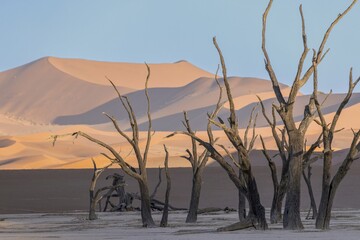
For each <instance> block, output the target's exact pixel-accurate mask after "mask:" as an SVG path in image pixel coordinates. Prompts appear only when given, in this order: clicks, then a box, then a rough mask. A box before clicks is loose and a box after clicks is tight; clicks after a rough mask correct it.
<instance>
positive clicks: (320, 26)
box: [0, 0, 360, 92]
mask: <svg viewBox="0 0 360 240" xmlns="http://www.w3.org/2000/svg"><path fill="white" fill-rule="evenodd" d="M267 3H268V1H267V0H256V1H253V0H112V1H111V0H103V1H101V0H98V1H95V0H94V1H91V0H52V1H50V0H32V1H29V0H2V1H1V7H0V29H1V33H2V34H1V37H0V56H1V57H0V71H3V70H6V69H9V68H13V67H16V66H19V65H22V64H25V63H27V62H30V61H33V60H35V59H37V58H40V57H43V56H56V57H67V58H85V59H94V60H101V61H121V62H144V61H146V62H149V63H163V62H175V61H178V60H182V59H185V60H188V61H190V62H192V63H193V64H195V65H197V66H199V67H201V68H203V69H205V70H207V71H210V72H214V71H215V70H216V66H217V64H218V56H217V53H216V51H215V48H214V47H213V45H212V37H213V36H217V40H218V43H219V45H220V46H221V48H222V49H223V53H224V56H225V59H226V63H227V66H228V71H229V74H230V75H237V76H253V77H261V78H268V76H267V73H266V71H265V69H264V63H263V55H262V52H261V16H262V13H263V11H264V9H265V8H266V5H267ZM300 3H302V4H303V11H304V14H305V18H306V26H307V33H308V41H309V47H310V48H317V47H318V44H319V42H320V41H321V39H322V35H323V33H324V32H325V30H326V28H327V27H328V26H329V24H330V23H331V22H332V21H333V20H334V19H335V17H336V16H337V14H338V13H340V12H342V11H343V10H344V9H345V8H346V7H347V6H348V5H349V4H350V3H351V0H341V1H340V0H302V1H300V0H292V1H289V0H275V1H274V4H273V8H272V11H271V12H270V15H269V19H268V34H267V40H268V41H267V42H268V51H269V53H270V56H271V58H272V62H273V65H274V67H275V70H276V71H277V74H278V78H279V80H280V81H281V82H283V83H286V84H290V83H291V82H292V80H293V78H294V75H295V71H296V65H297V62H298V58H299V56H300V54H301V51H302V42H301V25H300V23H301V22H300V15H299V11H298V6H299V4H300ZM327 46H328V47H330V48H331V51H330V53H329V55H328V56H327V58H326V59H325V60H324V62H323V64H322V66H321V67H320V70H319V72H320V76H319V77H320V89H321V90H323V91H328V90H329V89H333V90H334V91H335V92H339V91H346V89H347V79H348V72H349V68H350V67H351V66H353V67H354V74H355V75H356V76H358V75H359V74H360V3H358V4H357V5H355V7H354V8H353V10H352V11H351V12H350V13H349V14H348V15H347V16H346V17H345V18H344V19H343V20H342V21H341V22H340V23H339V24H338V25H337V26H336V28H335V29H334V31H333V33H332V35H331V37H330V39H329V41H328V45H327ZM309 59H310V56H309ZM310 89H311V85H309V84H308V85H307V86H306V87H305V89H304V90H305V92H308V91H309V90H310Z"/></svg>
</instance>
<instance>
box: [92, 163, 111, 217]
mask: <svg viewBox="0 0 360 240" xmlns="http://www.w3.org/2000/svg"><path fill="white" fill-rule="evenodd" d="M91 161H92V163H93V167H94V172H93V176H92V179H91V184H90V188H89V197H90V207H89V220H96V219H97V215H96V206H97V204H98V203H99V202H100V201H101V199H102V198H103V195H101V193H102V192H103V191H105V190H108V189H110V188H113V187H103V188H100V189H98V190H97V191H95V188H96V183H97V180H98V179H99V177H100V175H101V174H102V173H103V172H104V171H105V170H106V169H108V168H109V167H111V166H112V165H113V163H111V164H109V165H107V166H105V167H103V168H100V169H98V168H97V166H96V162H95V160H94V159H91Z"/></svg>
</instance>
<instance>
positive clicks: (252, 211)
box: [169, 37, 267, 229]
mask: <svg viewBox="0 0 360 240" xmlns="http://www.w3.org/2000/svg"><path fill="white" fill-rule="evenodd" d="M213 43H214V45H215V47H216V49H217V51H218V53H219V56H220V62H221V67H222V73H223V78H224V84H225V89H226V95H227V100H228V101H229V105H230V110H229V115H230V116H229V118H228V122H229V126H228V125H226V124H225V122H224V121H223V120H222V119H221V118H219V117H218V120H215V119H214V118H211V117H209V119H208V121H209V122H210V123H211V124H212V125H215V126H217V127H219V128H220V129H222V130H223V131H224V133H225V135H226V136H227V139H228V140H229V141H230V142H231V144H232V145H233V147H234V148H235V149H236V153H237V156H238V158H237V160H236V159H235V158H233V156H232V154H229V151H228V149H227V148H225V147H224V146H221V145H220V146H219V147H221V148H222V149H223V150H224V151H225V152H226V153H227V154H228V156H229V157H230V158H231V160H232V161H233V164H229V163H228V162H227V160H226V159H225V157H224V156H223V155H222V154H220V153H219V151H218V150H217V149H216V146H215V144H214V141H204V140H202V139H200V138H199V137H197V136H196V135H195V134H192V133H189V132H185V131H184V132H175V133H173V134H171V135H169V136H173V135H175V134H185V135H188V136H190V137H191V138H192V139H194V140H196V141H197V142H198V143H199V144H200V145H202V146H203V147H204V148H205V149H206V150H207V151H208V153H209V155H210V157H211V158H212V159H214V160H215V161H217V162H218V163H219V164H220V166H221V167H222V168H223V169H224V170H225V171H226V172H227V174H228V176H229V178H230V179H231V180H232V182H233V183H234V184H235V186H236V187H237V188H238V191H240V192H241V194H242V195H243V196H245V198H246V199H247V201H248V203H249V215H248V217H247V219H246V222H251V224H252V225H254V226H256V227H257V228H258V229H267V222H266V218H265V209H264V207H263V206H262V205H261V202H260V195H259V192H258V189H257V184H256V180H255V177H254V175H253V174H252V170H251V163H250V158H249V153H250V151H251V149H252V147H253V145H254V142H255V139H256V134H255V127H256V121H252V120H251V121H249V122H250V124H249V125H250V126H251V127H252V128H253V131H252V133H253V136H252V137H251V138H250V140H248V136H247V134H248V131H246V134H245V136H244V139H246V140H244V139H243V138H242V137H241V136H240V134H239V130H238V120H237V117H236V113H235V106H234V101H233V97H232V94H231V88H230V85H229V82H228V80H227V73H226V66H225V61H224V58H223V55H222V52H221V50H220V48H219V46H218V44H217V42H216V38H215V37H214V38H213ZM218 107H219V105H218V106H217V108H218ZM216 111H217V109H216V110H215V112H216ZM249 128H250V127H249ZM208 137H209V139H213V134H212V130H211V128H210V129H209V130H208ZM239 171H240V173H241V174H240V175H239V174H238V173H239ZM243 222H244V221H243Z"/></svg>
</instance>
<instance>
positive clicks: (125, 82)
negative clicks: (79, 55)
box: [48, 57, 214, 89]
mask: <svg viewBox="0 0 360 240" xmlns="http://www.w3.org/2000/svg"><path fill="white" fill-rule="evenodd" d="M48 61H49V62H50V63H51V64H52V65H53V66H54V67H56V68H57V69H59V70H60V71H62V72H64V73H66V74H69V75H71V76H73V77H76V78H79V79H82V80H84V81H87V82H90V83H95V84H101V85H109V83H108V81H107V80H106V78H105V76H107V77H109V78H110V79H112V80H113V81H114V82H115V83H116V84H117V85H120V86H122V87H127V88H133V89H143V88H144V82H145V78H146V75H147V71H146V67H145V64H144V63H121V62H100V61H92V60H84V59H65V58H55V57H49V58H48ZM149 67H150V69H151V81H150V82H149V87H180V86H184V85H186V84H188V83H190V82H192V81H193V80H195V79H197V78H199V77H213V76H214V74H212V73H209V72H206V71H205V70H202V69H200V68H198V67H196V66H194V65H192V64H191V63H189V62H187V61H178V62H175V63H161V64H149Z"/></svg>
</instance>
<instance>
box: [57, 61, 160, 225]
mask: <svg viewBox="0 0 360 240" xmlns="http://www.w3.org/2000/svg"><path fill="white" fill-rule="evenodd" d="M145 65H146V69H147V72H148V74H147V77H146V81H145V96H146V101H147V120H148V129H147V136H146V139H145V147H144V148H143V149H141V147H140V139H139V127H138V122H137V118H136V116H135V113H134V110H133V108H132V105H131V103H130V101H129V99H128V98H127V97H126V96H122V95H121V93H120V92H119V91H118V89H117V87H116V85H115V84H114V83H113V82H112V81H111V80H110V79H108V80H109V82H110V83H111V85H112V86H113V87H114V90H115V91H116V93H117V95H118V99H119V101H120V104H121V105H122V107H123V108H124V109H125V110H126V113H127V115H128V120H129V123H130V126H131V133H130V134H129V135H128V134H127V133H125V132H124V131H123V130H122V129H121V128H120V127H119V125H118V123H117V120H116V119H115V118H114V117H112V116H110V115H108V114H107V113H104V115H105V116H106V117H108V118H109V120H110V121H111V122H112V123H113V125H114V128H115V129H116V131H117V132H118V133H119V135H120V136H122V137H123V138H124V139H125V140H126V141H127V143H128V144H129V145H130V146H131V147H132V151H133V153H134V154H135V157H136V160H137V165H138V166H137V168H138V171H136V168H135V167H134V166H131V165H130V164H129V163H128V162H126V157H125V156H124V155H123V154H122V153H119V152H118V151H117V150H115V148H114V147H113V146H111V145H110V144H108V143H106V142H104V141H102V140H100V139H97V138H94V137H92V136H90V135H89V134H87V133H85V132H82V131H78V132H74V133H72V134H71V135H72V136H74V137H75V138H77V137H82V138H85V139H87V140H89V141H91V142H93V143H95V144H97V145H99V146H101V147H103V148H104V149H105V150H106V151H107V152H108V153H110V155H108V154H107V153H102V155H103V156H105V157H106V158H108V159H109V160H110V161H111V162H114V163H117V164H119V165H120V167H121V168H122V169H123V171H124V172H125V173H126V174H127V175H129V176H130V177H132V178H134V179H135V180H136V181H137V182H138V184H139V189H140V195H141V219H142V224H143V226H144V227H154V226H155V223H154V220H153V218H152V215H151V205H150V200H151V199H150V194H149V187H148V178H147V171H146V164H147V160H148V154H149V149H150V143H151V139H152V135H153V134H154V133H153V131H152V120H151V114H150V97H149V94H148V81H149V78H150V68H149V66H148V65H147V64H145ZM68 135H69V134H68ZM53 138H54V143H55V141H56V139H57V138H58V136H53Z"/></svg>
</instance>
